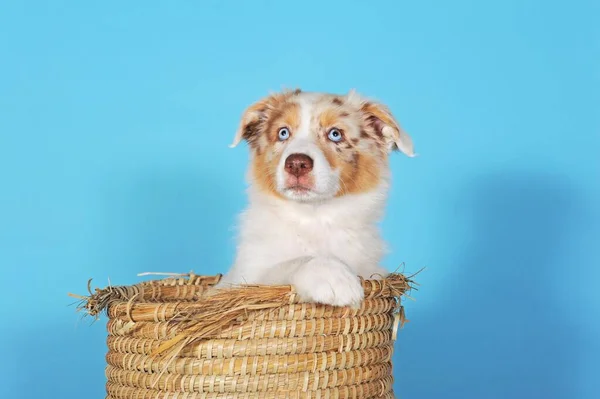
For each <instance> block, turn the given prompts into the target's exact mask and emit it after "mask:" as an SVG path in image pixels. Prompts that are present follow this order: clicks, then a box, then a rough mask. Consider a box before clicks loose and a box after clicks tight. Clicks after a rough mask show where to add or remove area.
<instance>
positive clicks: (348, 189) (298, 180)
mask: <svg viewBox="0 0 600 399" xmlns="http://www.w3.org/2000/svg"><path fill="white" fill-rule="evenodd" d="M242 140H245V141H247V142H248V144H249V148H250V151H251V163H250V167H249V173H248V175H249V184H250V187H249V193H248V194H249V207H248V208H247V210H246V211H245V212H244V213H243V214H242V216H241V225H240V232H239V244H238V251H237V256H236V259H235V264H234V265H233V267H232V268H231V270H230V271H229V273H228V274H226V275H225V276H223V278H222V280H221V282H220V283H219V285H218V288H224V287H226V286H230V285H231V284H285V285H287V284H290V285H292V286H294V287H295V289H296V291H297V293H298V294H299V295H300V297H301V298H302V299H303V300H304V301H310V302H318V303H323V304H330V305H335V306H357V305H359V304H360V302H361V301H362V299H363V297H364V293H363V289H362V285H361V283H360V277H363V278H377V277H383V276H385V275H386V274H387V272H386V271H385V270H384V269H383V268H382V267H381V266H380V265H379V262H380V260H381V258H382V256H383V254H384V251H385V245H384V242H383V240H382V239H381V236H380V233H379V230H378V227H377V225H376V224H377V222H378V221H379V220H380V218H381V217H382V213H383V209H384V205H385V200H386V194H387V191H388V186H389V183H390V170H389V164H388V156H389V154H390V152H392V151H393V150H400V151H402V152H403V153H405V154H406V155H408V156H413V155H414V154H413V145H412V141H411V139H410V137H409V136H408V135H407V134H406V133H405V132H404V131H403V130H402V128H401V127H400V125H399V124H398V122H397V121H396V120H395V119H394V117H393V116H392V114H391V113H390V111H389V110H388V109H387V107H386V106H384V105H382V104H379V103H377V102H374V101H371V100H367V99H365V98H363V97H361V96H359V95H358V94H356V93H355V92H354V91H351V92H350V93H348V94H347V95H333V94H325V93H310V92H302V91H300V90H296V91H288V92H282V93H277V94H273V95H270V96H268V97H266V98H264V99H262V100H261V101H259V102H257V103H256V104H254V105H252V106H250V107H249V108H248V109H247V110H246V111H245V113H244V114H243V116H242V120H241V123H240V126H239V130H238V131H237V134H236V136H235V139H234V142H233V144H232V147H233V146H236V145H237V144H239V143H240V142H241V141H242Z"/></svg>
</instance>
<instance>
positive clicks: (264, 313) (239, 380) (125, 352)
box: [79, 274, 411, 399]
mask: <svg viewBox="0 0 600 399" xmlns="http://www.w3.org/2000/svg"><path fill="white" fill-rule="evenodd" d="M220 277H221V276H220V275H219V276H212V277H205V276H196V275H193V274H192V275H185V276H179V277H176V278H174V277H172V278H167V279H162V280H153V281H147V282H143V283H140V284H136V285H133V286H122V287H108V288H105V289H102V290H99V289H96V290H95V292H91V291H90V296H88V297H79V298H80V299H82V302H81V304H80V309H82V310H84V311H85V312H86V313H87V314H89V315H92V316H97V315H99V313H100V312H102V311H106V313H107V315H108V319H109V320H108V325H107V329H108V334H109V335H108V341H107V343H108V354H107V355H106V361H107V364H108V365H107V368H106V377H107V379H108V382H107V384H106V391H107V396H106V398H107V399H158V398H160V399H200V398H202V399H218V398H239V399H246V398H261V399H262V398H265V399H270V398H273V399H274V398H340V399H342V398H394V393H393V390H392V382H393V377H392V364H391V357H392V352H393V342H394V340H395V337H396V331H397V329H398V327H399V326H401V325H402V323H403V322H404V314H403V309H402V306H401V304H400V299H401V296H402V295H404V294H405V293H406V292H407V290H409V289H410V288H411V281H410V280H409V279H407V278H406V277H404V276H403V275H401V274H392V275H390V276H388V277H387V278H386V279H384V280H364V281H362V283H363V287H364V290H365V296H366V299H365V300H364V302H363V303H362V305H361V307H360V308H358V309H350V308H341V307H333V306H325V305H319V304H312V303H299V301H298V298H297V297H296V295H295V293H294V291H293V289H292V288H291V287H290V286H281V287H279V286H277V287H274V286H268V287H267V286H241V287H238V288H233V289H228V290H219V291H216V290H210V287H212V286H213V285H214V284H216V283H217V282H218V281H219V279H220ZM207 292H210V294H207Z"/></svg>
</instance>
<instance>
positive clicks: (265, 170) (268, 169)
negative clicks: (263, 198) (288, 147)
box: [252, 152, 283, 198]
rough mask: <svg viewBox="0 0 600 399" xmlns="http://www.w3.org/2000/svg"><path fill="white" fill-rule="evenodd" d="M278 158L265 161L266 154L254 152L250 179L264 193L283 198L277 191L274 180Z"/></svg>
mask: <svg viewBox="0 0 600 399" xmlns="http://www.w3.org/2000/svg"><path fill="white" fill-rule="evenodd" d="M280 158H281V157H280V156H276V157H273V158H272V159H267V154H266V152H262V153H257V152H255V153H254V157H253V158H252V178H253V180H254V182H255V183H256V185H257V186H258V187H260V189H261V190H263V191H264V192H266V193H269V194H271V195H274V196H276V197H279V198H283V196H282V195H281V194H280V193H279V192H278V191H277V180H276V173H277V165H278V163H279V160H280Z"/></svg>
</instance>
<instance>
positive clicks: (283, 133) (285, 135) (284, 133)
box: [279, 127, 290, 141]
mask: <svg viewBox="0 0 600 399" xmlns="http://www.w3.org/2000/svg"><path fill="white" fill-rule="evenodd" d="M289 138H290V131H289V130H288V128H287V127H282V128H281V129H279V141H284V140H287V139H289Z"/></svg>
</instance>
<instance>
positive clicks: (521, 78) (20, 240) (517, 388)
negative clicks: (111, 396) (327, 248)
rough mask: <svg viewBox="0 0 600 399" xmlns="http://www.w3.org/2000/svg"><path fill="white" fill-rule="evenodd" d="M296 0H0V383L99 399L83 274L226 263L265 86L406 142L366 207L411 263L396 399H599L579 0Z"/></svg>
mask: <svg viewBox="0 0 600 399" xmlns="http://www.w3.org/2000/svg"><path fill="white" fill-rule="evenodd" d="M299 3H300V2H298V4H294V5H292V3H291V2H289V3H287V4H283V3H278V2H275V1H258V0H253V1H251V2H237V3H236V2H233V1H229V2H226V1H204V2H192V1H179V2H152V1H147V2H110V1H105V2H89V1H88V2H64V1H57V0H54V1H49V2H2V6H0V265H1V267H2V274H1V277H2V280H3V282H2V290H1V296H2V303H1V305H0V312H1V314H0V320H1V327H0V349H1V353H2V360H1V361H0V380H1V382H2V383H1V384H0V397H2V398H38V397H50V398H63V399H69V398H82V397H89V398H100V397H103V395H104V375H103V368H104V364H105V363H104V353H105V346H104V345H105V343H104V340H105V332H104V327H103V323H104V321H102V322H100V323H97V324H94V325H93V326H91V327H90V326H89V322H88V321H85V322H81V321H80V319H79V316H78V315H76V314H75V313H74V307H68V305H69V304H70V303H71V302H72V300H71V299H70V298H68V297H67V296H66V294H67V292H77V293H85V286H86V281H87V279H88V278H90V277H93V278H95V284H96V285H97V286H105V285H106V284H107V283H108V278H110V279H111V281H112V283H113V284H131V283H135V282H137V281H138V280H139V278H138V277H136V274H137V273H138V272H143V271H171V272H187V271H189V270H191V269H193V270H194V271H195V272H197V273H206V274H211V273H216V272H220V271H224V270H225V269H226V268H227V267H228V265H229V264H230V262H231V260H232V257H233V254H234V241H233V235H232V227H233V225H234V222H235V217H236V216H235V215H236V214H237V213H238V212H239V211H240V210H241V209H243V207H244V206H245V203H246V199H245V196H244V187H245V186H244V173H245V165H246V161H247V158H248V157H247V151H246V149H245V148H244V147H241V148H236V149H234V150H231V149H229V148H228V147H227V145H228V144H229V143H230V141H231V139H232V137H233V134H234V131H235V128H236V126H237V123H238V120H239V117H240V114H241V112H242V110H243V109H244V108H245V107H246V106H247V105H249V104H250V103H251V102H253V101H255V100H257V99H258V98H260V97H261V96H263V95H265V94H267V92H268V91H269V90H278V89H280V88H282V87H284V86H285V87H296V86H299V87H302V88H303V89H305V90H319V91H331V92H342V93H343V92H346V91H347V90H348V89H350V88H353V87H355V88H357V89H358V90H359V91H360V92H361V93H364V94H366V95H368V96H373V97H376V98H378V99H380V100H381V101H383V102H385V103H387V104H388V105H389V106H390V107H391V108H392V109H393V111H394V112H395V114H396V115H397V117H398V118H399V120H400V121H401V122H402V123H403V125H404V126H405V128H406V129H407V130H408V131H409V132H410V133H411V134H412V136H413V138H414V140H415V143H416V148H417V151H418V152H419V153H420V157H419V158H416V159H408V158H405V157H403V156H401V155H397V156H394V157H393V159H392V165H393V169H394V173H395V184H394V188H393V191H392V193H391V196H390V201H389V206H388V208H387V218H386V220H385V222H384V223H383V228H384V234H385V237H386V239H387V240H388V241H389V242H390V244H391V246H392V248H393V250H394V252H393V253H392V254H391V255H390V256H389V257H388V258H387V259H386V261H385V262H386V266H387V267H389V268H390V269H394V268H396V267H397V265H399V264H400V263H401V262H405V264H406V267H405V270H406V271H407V272H415V271H417V270H419V269H420V268H421V267H423V266H426V267H427V269H426V270H425V271H424V272H423V273H421V274H420V275H419V276H418V281H419V283H420V284H421V287H420V289H419V291H418V292H413V296H414V297H415V299H416V301H414V302H408V303H407V311H408V316H409V318H410V319H411V322H410V323H409V324H408V325H407V326H406V327H405V329H404V330H403V331H402V332H401V334H400V336H399V341H398V343H397V353H396V355H395V370H396V389H397V392H398V394H400V396H401V397H403V398H427V399H428V398H432V399H433V398H523V399H525V398H565V399H566V398H570V399H571V398H582V399H588V398H589V399H591V398H598V397H600V377H598V376H599V375H600V361H599V359H600V343H599V340H600V338H599V337H600V317H599V315H600V313H599V311H600V294H599V293H598V288H597V287H598V281H599V280H600V272H599V271H598V266H599V261H600V250H599V247H600V245H599V244H600V240H599V237H600V223H599V216H600V214H599V206H598V205H599V204H600V176H599V175H600V164H599V161H598V159H599V156H598V151H599V149H600V118H599V113H598V107H599V105H600V95H599V93H600V72H599V71H600V69H599V66H600V63H599V61H600V60H599V51H600V28H599V26H600V25H598V24H597V21H598V18H599V16H600V7H599V6H598V2H595V3H596V4H595V5H594V4H593V3H594V2H593V1H589V2H585V1H571V2H567V1H564V2H557V1H533V0H528V1H494V2H490V1H488V2H482V1H475V0H473V1H466V0H456V1H418V2H416V1H411V2H408V1H395V2H394V1H382V0H378V1H377V3H375V2H373V3H372V5H367V4H366V3H367V2H358V1H357V2H348V1H329V2H325V1H303V2H302V4H301V5H300V4H299ZM201 4H202V5H201Z"/></svg>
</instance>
